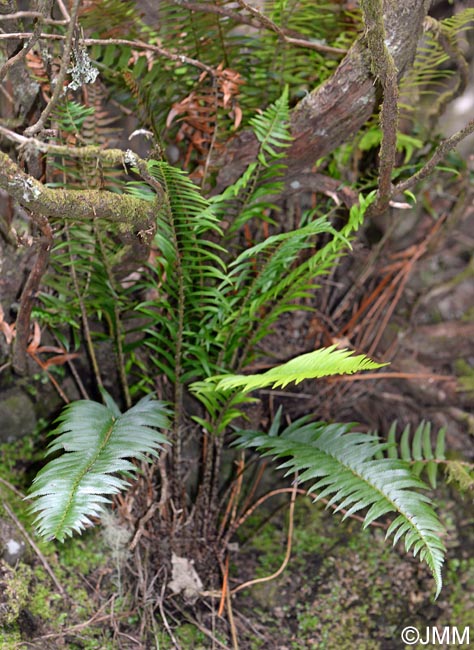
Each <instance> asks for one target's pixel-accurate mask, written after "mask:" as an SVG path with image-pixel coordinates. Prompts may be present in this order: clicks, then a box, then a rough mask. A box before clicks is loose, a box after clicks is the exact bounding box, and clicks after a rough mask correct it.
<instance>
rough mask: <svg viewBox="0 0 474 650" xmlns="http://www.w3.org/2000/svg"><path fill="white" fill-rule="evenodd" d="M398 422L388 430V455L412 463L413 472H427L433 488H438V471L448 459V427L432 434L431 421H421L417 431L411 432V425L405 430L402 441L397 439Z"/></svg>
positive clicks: (418, 473) (419, 473) (416, 473)
mask: <svg viewBox="0 0 474 650" xmlns="http://www.w3.org/2000/svg"><path fill="white" fill-rule="evenodd" d="M396 431H397V423H396V422H393V423H392V425H391V427H390V429H389V432H388V438H387V440H388V442H389V444H390V446H389V448H388V451H387V455H388V457H389V458H399V457H400V458H402V459H403V460H405V461H407V462H408V463H411V465H412V472H413V474H415V476H420V475H421V474H422V472H426V475H427V477H428V481H429V483H430V485H431V487H432V488H433V489H435V488H436V483H437V476H438V471H439V468H440V466H441V463H442V462H443V461H445V460H446V457H445V447H446V429H445V428H444V427H443V428H442V429H440V430H439V431H438V433H437V435H436V436H432V434H431V423H430V422H424V421H422V422H420V424H419V426H418V427H417V428H416V430H415V433H414V434H412V433H411V429H410V425H407V426H406V427H405V429H404V430H403V433H402V435H401V438H400V443H399V444H397V440H396Z"/></svg>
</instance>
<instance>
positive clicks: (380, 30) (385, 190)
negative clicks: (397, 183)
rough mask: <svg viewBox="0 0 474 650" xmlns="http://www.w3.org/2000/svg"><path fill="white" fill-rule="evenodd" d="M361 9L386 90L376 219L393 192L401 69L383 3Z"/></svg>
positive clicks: (368, 2) (371, 1) (372, 1)
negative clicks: (390, 44)
mask: <svg viewBox="0 0 474 650" xmlns="http://www.w3.org/2000/svg"><path fill="white" fill-rule="evenodd" d="M360 6H361V9H362V15H363V19H364V23H365V27H366V38H367V45H368V48H369V53H370V58H371V62H372V71H373V73H374V74H375V76H376V77H377V78H378V79H380V82H381V84H382V89H383V102H382V108H381V111H380V126H381V130H382V141H381V143H380V152H379V157H380V163H379V179H378V190H377V200H376V202H375V203H373V204H372V205H371V206H370V208H369V212H370V215H371V216H376V215H379V214H381V213H383V212H385V210H386V209H387V208H388V206H389V202H390V199H391V197H392V192H393V189H392V171H393V168H394V166H395V156H396V153H397V130H398V84H397V76H398V70H397V68H396V65H395V61H394V59H393V56H392V54H391V52H390V50H389V48H388V45H387V33H386V31H385V25H384V16H383V6H382V0H361V3H360Z"/></svg>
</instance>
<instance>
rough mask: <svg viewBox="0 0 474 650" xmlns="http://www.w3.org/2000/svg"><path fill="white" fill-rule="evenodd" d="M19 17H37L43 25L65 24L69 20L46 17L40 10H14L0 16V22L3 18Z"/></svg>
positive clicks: (15, 18)
mask: <svg viewBox="0 0 474 650" xmlns="http://www.w3.org/2000/svg"><path fill="white" fill-rule="evenodd" d="M19 18H38V19H39V20H40V21H41V23H43V24H44V25H60V26H62V25H67V24H68V23H69V20H55V19H54V18H46V16H45V15H44V14H43V13H41V11H15V12H14V13H12V14H6V15H4V16H0V22H2V21H3V20H18V19H19Z"/></svg>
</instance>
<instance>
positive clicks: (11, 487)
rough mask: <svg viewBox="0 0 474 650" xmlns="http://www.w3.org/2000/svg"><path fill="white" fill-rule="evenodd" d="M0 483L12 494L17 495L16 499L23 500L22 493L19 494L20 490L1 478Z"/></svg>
mask: <svg viewBox="0 0 474 650" xmlns="http://www.w3.org/2000/svg"><path fill="white" fill-rule="evenodd" d="M0 483H3V485H5V487H7V488H8V489H9V490H11V491H12V492H14V493H15V494H16V495H17V497H20V499H24V498H25V495H24V494H23V492H20V490H19V489H18V488H16V487H15V486H14V485H12V484H11V483H9V482H8V481H7V480H6V479H4V478H2V477H1V476H0Z"/></svg>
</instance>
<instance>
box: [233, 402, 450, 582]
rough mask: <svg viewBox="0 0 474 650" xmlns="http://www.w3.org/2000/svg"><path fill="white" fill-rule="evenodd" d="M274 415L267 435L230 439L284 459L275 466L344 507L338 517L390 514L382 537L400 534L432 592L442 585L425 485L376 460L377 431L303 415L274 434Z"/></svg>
mask: <svg viewBox="0 0 474 650" xmlns="http://www.w3.org/2000/svg"><path fill="white" fill-rule="evenodd" d="M279 417H280V413H279V414H278V417H277V418H276V421H275V422H274V423H273V425H272V427H271V429H270V431H269V433H268V434H262V433H259V432H255V431H239V432H238V437H237V440H236V442H235V444H236V445H237V446H239V447H243V448H256V449H257V450H258V451H259V452H260V453H262V454H263V455H264V456H273V457H275V458H279V459H281V458H283V459H285V460H284V461H283V462H282V463H281V464H280V465H279V468H283V469H286V470H287V472H286V474H287V475H288V474H294V473H295V472H296V473H297V475H298V479H297V480H298V482H301V483H304V482H306V481H310V482H311V485H310V488H309V492H316V491H318V494H317V495H316V497H315V499H316V500H319V499H326V498H327V499H329V500H328V506H332V505H337V508H336V512H337V511H341V510H344V511H345V512H344V518H346V517H348V516H350V515H351V514H353V513H355V512H358V511H360V510H362V509H368V511H367V512H366V514H365V517H364V526H369V525H370V524H371V523H372V522H374V521H375V520H377V519H379V518H380V517H382V516H385V515H387V514H388V513H395V515H396V516H395V519H394V520H393V521H392V522H391V524H390V526H389V528H388V530H387V535H386V536H387V537H391V536H393V543H394V544H395V543H396V542H397V541H398V540H399V539H404V541H405V548H406V551H407V552H408V551H410V550H412V551H413V553H414V555H419V557H420V559H421V560H424V561H425V562H426V563H427V565H428V566H429V568H430V569H431V571H432V573H433V576H434V578H435V582H436V595H438V594H439V592H440V590H441V587H442V579H441V567H442V564H443V559H444V546H443V543H442V542H441V539H440V535H441V534H442V533H443V527H442V526H441V524H440V522H439V521H438V518H437V517H436V515H435V513H434V511H433V508H432V506H431V501H430V500H429V499H428V497H427V496H426V495H424V494H421V493H420V492H418V491H417V490H418V489H420V488H421V489H423V488H424V487H425V485H424V484H423V483H422V482H421V481H420V480H419V478H417V477H416V476H415V475H414V474H413V472H412V471H411V468H410V464H409V463H408V462H406V461H404V460H398V459H394V458H382V459H380V458H379V459H377V455H379V454H380V453H381V452H384V451H385V449H386V448H387V443H381V442H380V441H379V439H378V438H377V436H373V435H368V434H365V433H357V432H353V431H352V430H351V429H352V428H353V425H345V424H326V423H323V422H317V423H316V422H311V420H310V417H303V418H300V419H298V420H296V421H295V422H293V423H292V424H291V425H289V426H288V427H286V428H285V429H284V430H283V431H282V432H281V433H280V434H279V435H278V434H277V431H278V425H279Z"/></svg>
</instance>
